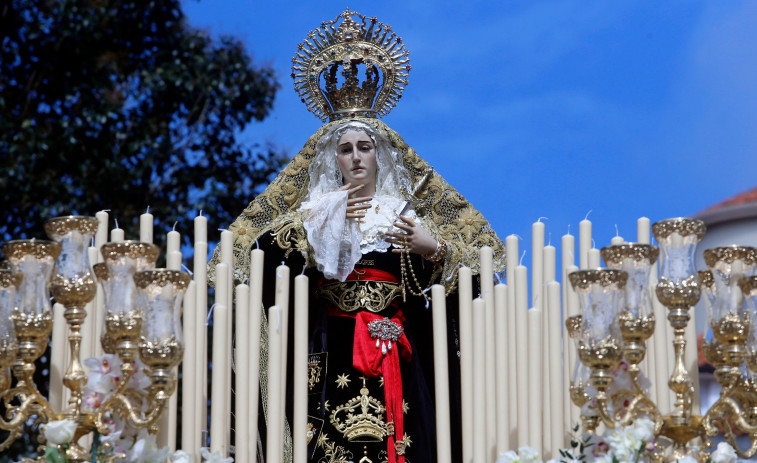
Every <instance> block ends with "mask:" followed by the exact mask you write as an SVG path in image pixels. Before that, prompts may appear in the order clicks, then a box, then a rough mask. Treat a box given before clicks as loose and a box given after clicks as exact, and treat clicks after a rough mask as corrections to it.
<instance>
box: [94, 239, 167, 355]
mask: <svg viewBox="0 0 757 463" xmlns="http://www.w3.org/2000/svg"><path fill="white" fill-rule="evenodd" d="M101 252H102V255H103V259H104V263H102V264H97V265H95V272H96V273H97V277H98V280H99V281H100V283H101V284H102V286H103V292H104V293H105V307H106V309H107V313H106V315H105V320H104V323H105V326H104V327H105V329H104V330H103V335H102V337H101V338H100V340H101V343H102V346H103V350H104V351H105V352H108V353H111V354H114V353H118V356H119V357H120V358H121V360H122V362H123V363H122V368H125V367H126V368H128V366H127V364H130V363H131V362H133V360H134V359H135V358H136V354H137V350H138V348H139V335H140V332H141V331H142V318H143V313H142V311H141V310H139V309H138V307H137V285H136V283H135V282H134V274H135V273H136V272H141V271H143V270H148V269H152V268H154V267H155V262H156V261H157V260H158V255H159V253H160V249H158V247H157V246H155V245H154V244H151V243H141V242H137V241H123V242H119V243H107V244H104V245H103V246H102V249H101Z"/></svg>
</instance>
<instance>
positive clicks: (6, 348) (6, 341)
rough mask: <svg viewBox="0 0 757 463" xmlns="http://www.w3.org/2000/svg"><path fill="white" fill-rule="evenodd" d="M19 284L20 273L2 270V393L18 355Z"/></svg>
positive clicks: (0, 387) (0, 325)
mask: <svg viewBox="0 0 757 463" xmlns="http://www.w3.org/2000/svg"><path fill="white" fill-rule="evenodd" d="M19 284H21V274H20V273H14V272H13V271H12V270H10V269H3V270H0V391H7V390H8V389H9V388H10V385H11V376H10V370H9V368H8V367H10V366H11V365H12V364H13V362H14V361H15V360H16V355H17V354H18V340H17V339H16V329H15V327H14V326H13V321H12V320H11V316H12V314H13V311H14V309H15V307H16V290H17V289H18V286H19ZM20 432H21V427H19V428H18V432H17V433H16V434H15V435H14V433H13V432H11V435H10V436H8V438H6V440H5V441H4V442H2V443H0V449H5V448H6V447H7V445H8V444H9V443H10V442H12V440H15V439H16V438H18V434H20Z"/></svg>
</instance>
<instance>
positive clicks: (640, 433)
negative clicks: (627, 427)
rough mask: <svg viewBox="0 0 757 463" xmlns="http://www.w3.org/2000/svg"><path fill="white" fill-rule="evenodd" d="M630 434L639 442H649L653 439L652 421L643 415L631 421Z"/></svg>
mask: <svg viewBox="0 0 757 463" xmlns="http://www.w3.org/2000/svg"><path fill="white" fill-rule="evenodd" d="M631 434H632V435H633V437H634V438H635V439H636V440H638V441H639V442H650V441H652V440H653V439H654V421H652V420H651V419H649V418H647V417H645V416H643V417H641V418H636V420H635V421H634V422H633V425H632V429H631Z"/></svg>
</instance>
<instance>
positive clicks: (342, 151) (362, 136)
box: [336, 130, 378, 196]
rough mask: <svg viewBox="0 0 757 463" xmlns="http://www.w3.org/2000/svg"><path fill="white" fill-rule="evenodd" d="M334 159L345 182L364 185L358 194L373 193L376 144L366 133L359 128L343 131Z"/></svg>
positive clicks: (374, 189) (374, 186) (376, 167)
mask: <svg viewBox="0 0 757 463" xmlns="http://www.w3.org/2000/svg"><path fill="white" fill-rule="evenodd" d="M336 159H337V163H338V164H339V170H340V171H342V176H343V177H344V183H345V184H347V183H350V184H352V186H353V187H355V186H358V185H365V188H364V189H363V190H362V191H361V192H360V196H368V195H373V194H374V193H375V191H376V171H377V170H378V166H377V164H376V146H375V145H374V144H373V140H371V137H369V136H368V134H367V133H365V132H362V131H359V130H348V131H347V132H345V133H344V134H343V135H342V136H341V138H339V142H338V143H337V146H336Z"/></svg>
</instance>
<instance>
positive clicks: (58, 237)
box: [45, 216, 98, 308]
mask: <svg viewBox="0 0 757 463" xmlns="http://www.w3.org/2000/svg"><path fill="white" fill-rule="evenodd" d="M97 225H98V220H97V218H95V217H79V216H67V217H56V218H54V219H50V220H48V221H47V222H45V232H47V235H48V236H49V237H50V239H52V240H53V241H56V242H58V243H60V245H61V253H60V255H59V256H58V260H57V261H56V267H55V269H56V271H55V276H54V277H53V280H52V283H51V284H50V287H51V289H52V293H53V297H55V300H56V301H57V302H60V303H61V304H63V305H64V306H66V308H69V307H83V306H84V305H85V304H86V303H87V302H89V301H91V300H92V299H93V298H94V297H95V293H96V291H97V287H96V286H95V280H94V278H93V277H92V267H91V266H90V264H89V253H88V252H87V249H88V248H89V245H90V243H91V242H92V237H93V236H94V235H95V232H96V231H97Z"/></svg>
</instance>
